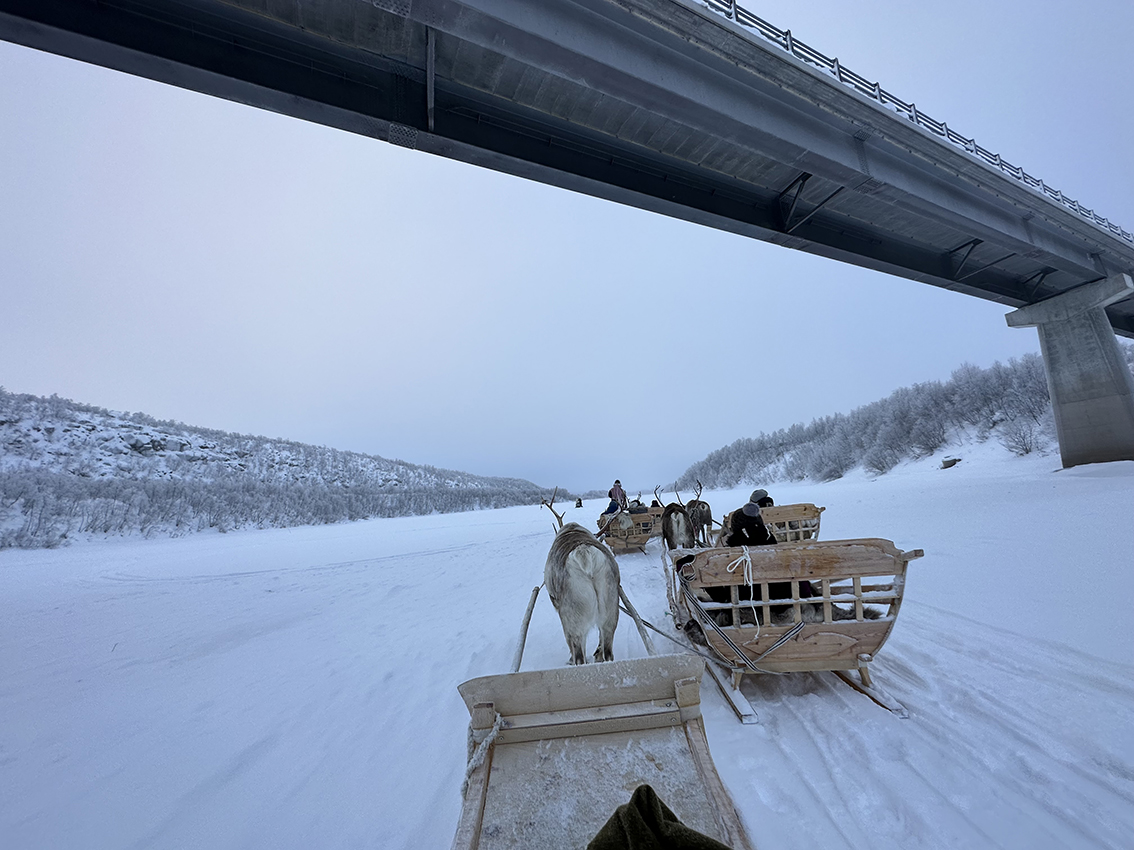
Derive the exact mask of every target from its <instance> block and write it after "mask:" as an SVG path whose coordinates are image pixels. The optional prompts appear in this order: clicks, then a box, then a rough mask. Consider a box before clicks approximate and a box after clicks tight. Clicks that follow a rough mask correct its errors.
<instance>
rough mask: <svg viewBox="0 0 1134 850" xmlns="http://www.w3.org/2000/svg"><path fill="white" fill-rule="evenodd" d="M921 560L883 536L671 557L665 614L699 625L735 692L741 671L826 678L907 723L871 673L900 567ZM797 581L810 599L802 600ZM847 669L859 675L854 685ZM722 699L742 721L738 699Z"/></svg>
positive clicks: (893, 605) (889, 622)
mask: <svg viewBox="0 0 1134 850" xmlns="http://www.w3.org/2000/svg"><path fill="white" fill-rule="evenodd" d="M923 554H924V553H923V552H922V550H921V549H914V550H911V551H908V552H903V551H901V550H899V549H898V548H896V547H895V546H894V544H893V543H892V542H891V541H889V540H883V539H881V538H863V539H857V540H831V541H822V542H821V541H814V540H813V541H802V542H796V543H781V544H778V545H774V546H755V547H749V548H747V549H745V548H744V547H732V548H720V549H700V550H695V549H677V550H674V551H673V552H670V553H668V556H669V557H668V558H667V559H666V570H667V580H668V582H669V583H670V590H669V594H668V596H669V600H670V607H671V609H672V610H673V614H674V617H675V619H676V620H677V622H678V623H679V624H684V623H685V622H687V621H688V620H689V619H693V620H694V621H696V623H697V624H698V625H699V626H700V627H701V629H702V631H703V632H704V634H705V640H706V641H707V643H708V645H709V648H710V649H711V650H712V651H713V652H714V653H715V654H716V655H717V656H718V657H719V658H720V659H721V660H722V661H723V662H724V664H725V665H726V666H727V667H728V668H729V670H731V672H732V683H731V684H732V688H733V690H734V691H736V692H738V691H739V687H740V681H741V677H742V676H743V675H744V674H745V673H763V672H770V673H786V672H797V671H805V670H832V671H836V672H837V673H838V674H839V675H840V677H842V678H843V679H844V681H847V682H848V684H851V685H852V686H853V687H855V688H857V689H858V690H860V691H862V692H863V693H866V694H867V695H868V696H870V697H871V698H872V699H874V700H875V701H876V702H878V703H879V704H881V705H883V706H885V707H886V708H889V709H891V710H892V711H894V712H895V713H897V714H899V715H900V716H905V709H904V708H902V707H901V706H900V705H898V704H897V703H895V702H894V701H893V700H892V698H890V697H889V696H888V695H887V694H886V693H885V692H884V691H882V690H881V689H880V688H877V687H875V686H874V684H873V682H872V681H871V677H870V673H869V670H868V665H869V663H870V661H871V660H873V658H874V656H875V655H876V654H877V653H878V651H879V650H880V649H881V648H882V646H883V645H884V644H885V643H886V639H887V638H888V637H889V636H890V632H891V631H892V630H893V628H894V623H895V622H896V621H897V617H898V611H899V610H900V608H901V605H902V597H903V595H904V592H905V585H906V566H907V565H908V563H909V562H910V561H911V560H913V559H915V558H920V557H921V556H922V555H923ZM803 582H806V583H808V584H809V586H810V588H811V591H812V594H813V595H812V597H811V598H806V594H804V593H801V583H803ZM848 670H857V671H858V673H859V676H858V681H855V680H853V679H851V678H849V677H848V676H847V675H846V672H845V671H848ZM726 696H729V697H730V701H731V702H732V703H733V707H734V708H735V709H736V710H737V713H738V714H739V715H740V716H741V719H742V720H743V719H746V718H745V715H746V714H747V711H746V710H745V703H744V702H738V701H737V699H736V697H737V696H738V693H733V694H731V695H730V694H727V693H726ZM748 711H750V709H748Z"/></svg>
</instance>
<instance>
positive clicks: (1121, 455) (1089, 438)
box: [1005, 274, 1134, 467]
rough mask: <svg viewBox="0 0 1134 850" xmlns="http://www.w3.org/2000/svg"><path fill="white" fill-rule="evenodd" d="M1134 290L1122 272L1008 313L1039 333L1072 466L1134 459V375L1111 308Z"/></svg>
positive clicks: (1063, 448) (1062, 446) (1064, 452)
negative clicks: (1113, 323)
mask: <svg viewBox="0 0 1134 850" xmlns="http://www.w3.org/2000/svg"><path fill="white" fill-rule="evenodd" d="M1130 295H1134V280H1131V278H1130V275H1127V274H1116V275H1112V276H1110V277H1108V278H1106V279H1105V280H1099V281H1095V282H1094V283H1088V284H1086V285H1084V286H1079V287H1076V288H1075V289H1071V290H1068V291H1067V292H1064V293H1062V294H1060V295H1056V296H1054V297H1053V298H1048V299H1047V300H1045V301H1040V302H1038V303H1036V304H1029V305H1028V306H1026V307H1021V308H1020V309H1018V310H1015V311H1013V312H1011V313H1009V314H1008V315H1007V316H1005V318H1006V319H1007V320H1008V324H1009V326H1010V327H1013V328H1026V327H1035V328H1036V330H1037V331H1039V338H1040V350H1041V351H1042V352H1043V363H1044V367H1045V368H1046V370H1047V387H1048V391H1049V393H1050V394H1051V406H1052V409H1053V410H1054V412H1055V430H1056V433H1057V435H1058V437H1059V453H1060V455H1061V456H1062V458H1063V466H1064V467H1068V466H1078V465H1079V464H1082V463H1104V462H1106V461H1112V460H1134V377H1132V376H1131V374H1130V370H1129V369H1128V368H1127V366H1126V361H1125V360H1124V359H1123V356H1122V351H1121V349H1120V348H1119V347H1118V340H1117V339H1116V338H1115V335H1114V331H1113V330H1112V329H1111V324H1110V320H1109V319H1108V318H1107V315H1106V310H1105V308H1106V307H1107V305H1108V304H1113V303H1114V302H1116V301H1120V300H1121V299H1123V298H1126V297H1128V296H1130Z"/></svg>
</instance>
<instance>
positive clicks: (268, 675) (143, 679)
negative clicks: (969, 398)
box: [0, 442, 1134, 850]
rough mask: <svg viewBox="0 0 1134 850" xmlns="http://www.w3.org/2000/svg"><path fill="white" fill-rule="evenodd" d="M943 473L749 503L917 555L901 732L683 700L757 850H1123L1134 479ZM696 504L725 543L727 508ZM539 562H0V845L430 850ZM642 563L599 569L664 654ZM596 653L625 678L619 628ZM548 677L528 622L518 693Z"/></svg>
mask: <svg viewBox="0 0 1134 850" xmlns="http://www.w3.org/2000/svg"><path fill="white" fill-rule="evenodd" d="M955 453H956V454H960V455H961V456H962V457H963V460H962V462H961V463H959V464H957V465H955V466H953V467H952V468H950V469H947V470H946V469H941V464H940V457H930V458H925V459H923V460H922V461H918V462H914V463H907V464H902V465H899V466H898V467H897V468H895V469H894V470H892V471H891V473H890V474H888V475H885V476H881V477H878V478H872V477H869V476H867V475H865V474H861V473H851V474H849V475H847V476H844V478H842V479H840V480H838V481H833V482H830V483H827V484H822V485H815V484H800V483H793V484H782V485H778V486H777V485H774V484H771V483H769V484H768V486H769V489H770V490H772V492H773V495H774V496H776V497H777V501H778V502H779V503H781V504H782V503H789V502H793V501H810V502H815V503H817V504H820V505H824V506H825V507H826V508H827V510H826V512H825V513H824V514H823V534H822V536H823V537H824V538H826V539H836V538H844V537H860V536H881V537H886V538H889V539H891V540H893V541H894V542H895V543H896V544H897V545H898V546H899V547H900V548H903V549H911V548H918V547H920V548H923V549H924V550H925V557H924V558H923V559H920V560H918V561H915V562H914V563H913V564H912V565H911V567H910V575H909V581H908V585H907V592H906V599H905V602H904V604H903V606H902V611H901V615H900V617H899V620H898V622H897V624H896V627H895V630H894V633H893V635H892V636H891V638H890V640H889V642H888V643H887V644H886V646H885V647H884V648H883V649H882V651H881V652H880V653H879V654H878V657H877V659H876V661H875V662H874V664H873V665H872V667H873V668H874V678H875V681H876V683H877V684H879V685H881V686H882V687H884V688H886V689H887V690H889V691H890V692H891V693H892V694H893V695H894V696H895V697H896V698H898V699H899V700H900V701H901V702H902V703H903V704H904V705H905V706H906V707H907V708H908V709H909V712H910V718H909V719H908V720H901V719H898V718H897V717H896V716H894V715H893V714H890V713H889V712H887V711H885V710H883V709H881V708H879V707H878V706H877V705H875V704H874V703H873V702H871V701H870V700H869V699H867V698H866V697H864V696H862V695H860V694H858V693H856V692H854V691H852V690H851V689H849V688H848V687H847V686H845V685H844V684H842V683H841V682H839V681H838V680H837V679H835V678H834V676H833V675H831V674H826V673H815V674H790V675H784V676H776V677H770V678H767V679H762V680H755V679H751V680H746V681H745V683H744V690H745V693H746V695H747V696H748V697H749V699H750V700H751V701H752V703H753V704H754V705H755V706H756V708H757V710H758V711H759V713H760V718H761V722H760V724H759V725H758V726H742V725H741V724H739V723H738V722H737V721H736V719H735V717H734V715H733V714H732V712H731V710H730V709H729V708H728V706H727V705H726V704H725V702H724V701H723V699H722V698H721V697H720V695H719V693H717V692H716V691H715V689H714V687H713V685H712V683H711V682H709V681H708V680H707V679H706V681H705V683H704V685H703V689H702V694H703V700H704V713H705V718H706V726H707V730H708V735H709V741H710V745H711V747H712V752H713V758H714V761H715V762H716V765H717V767H718V769H719V771H720V773H721V775H722V777H723V779H724V781H725V783H726V784H727V786H728V788H729V790H730V792H731V794H732V796H733V797H734V799H735V801H736V803H737V805H738V808H739V810H740V812H741V814H742V816H743V818H744V819H745V821H746V823H747V826H748V830H749V832H750V834H751V835H752V837H753V839H754V841H755V843H756V845H757V847H759V848H762V850H795V848H799V850H812V848H814V847H817V846H819V847H840V848H862V850H890V848H895V850H896V848H902V850H917V848H942V850H944V848H949V850H954V848H974V849H975V848H979V850H986V848H990V849H991V850H996V848H1005V849H1007V848H1012V850H1017V848H1018V849H1019V850H1024V849H1025V848H1028V850H1032V848H1041V850H1046V848H1052V850H1055V848H1060V850H1062V848H1113V849H1114V850H1118V848H1126V847H1129V846H1130V836H1131V835H1134V737H1132V736H1131V734H1130V730H1131V728H1134V684H1131V683H1132V682H1134V666H1132V664H1131V662H1132V660H1134V637H1132V636H1134V613H1132V609H1131V606H1130V604H1129V600H1130V599H1131V598H1134V570H1132V569H1131V567H1132V565H1134V538H1132V537H1131V534H1130V518H1131V517H1132V516H1134V462H1122V463H1112V464H1103V465H1096V466H1086V467H1079V468H1075V469H1070V470H1058V469H1057V468H1056V467H1057V466H1058V464H1057V462H1056V461H1054V460H1052V459H1051V458H1043V457H1037V456H1035V455H1031V456H1028V457H1025V458H1015V457H1012V456H1010V455H1009V453H1008V452H1007V451H1005V450H1003V449H1002V448H1001V447H1000V446H998V445H996V444H994V443H991V442H989V443H985V444H981V445H977V446H970V447H961V448H960V449H959V450H958V451H956V452H955ZM705 495H706V496H707V497H708V499H709V501H710V503H711V504H712V506H713V509H714V512H715V513H716V514H717V515H718V516H719V515H720V514H721V513H723V512H724V511H726V510H729V509H731V508H734V507H736V506H737V505H739V504H741V503H742V502H743V501H744V499H745V497H746V495H747V488H745V489H744V490H736V491H730V492H716V493H706V494H705ZM600 509H601V505H600V504H599V503H597V502H591V503H588V504H587V506H586V508H585V509H583V510H575V509H570V510H569V512H568V518H569V519H575V520H579V521H582V522H585V523H588V524H589V523H590V522H592V521H593V519H594V516H595V515H596V514H597V513H598V511H599V510H600ZM551 537H552V534H551V528H550V518H549V517H548V515H547V513H546V512H542V511H540V510H539V509H538V508H536V507H534V506H530V507H512V508H506V509H501V510H493V511H479V512H470V513H460V514H447V515H432V516H420V517H402V518H392V519H377V520H369V521H365V522H358V523H351V524H348V525H333V526H320V527H308V528H291V529H272V530H265V531H239V532H234V533H231V534H228V535H193V536H191V537H186V538H181V539H176V540H168V539H162V540H122V541H110V542H104V543H99V544H98V545H75V546H71V547H68V548H66V549H57V550H53V551H47V550H38V551H16V550H8V551H5V552H0V598H2V599H3V600H4V616H3V617H0V667H2V669H3V671H4V678H3V684H2V685H0V836H3V841H2V842H0V843H2V844H3V846H4V847H5V848H12V850H72V848H78V847H81V848H84V850H103V848H106V849H107V850H109V849H110V848H114V850H121V848H147V850H162V848H185V847H209V848H216V850H224V848H234V849H235V848H241V850H257V848H272V850H287V848H304V850H307V848H310V847H335V848H355V847H357V848H363V847H365V848H376V847H377V848H394V850H401V848H415V850H416V848H423V847H429V848H434V847H436V848H445V847H448V846H449V843H450V841H451V839H452V835H453V831H454V828H455V826H456V822H457V815H458V812H459V810H460V800H459V794H460V790H459V789H460V784H461V779H462V776H463V773H464V767H465V757H466V750H465V733H466V724H467V721H468V714H467V712H466V710H465V708H464V705H463V703H462V702H461V700H460V698H459V697H458V695H457V691H456V687H457V685H458V684H459V683H460V682H461V681H464V680H465V679H468V678H471V677H473V676H479V675H484V674H489V673H497V672H503V671H505V670H507V668H508V665H509V663H510V661H511V658H512V654H513V651H514V648H515V641H516V636H517V633H518V629H519V622H520V618H521V616H522V613H523V610H524V606H525V604H526V602H527V598H528V594H529V593H530V591H531V588H532V587H533V586H535V585H537V584H539V583H540V581H541V579H542V567H543V561H544V558H545V557H546V554H547V550H548V546H549V545H550V542H551ZM657 545H658V544H657V542H656V541H655V542H652V543H651V544H650V546H649V548H648V551H647V553H646V554H644V555H627V556H621V557H620V558H619V564H620V566H621V569H622V577H623V584H624V586H625V587H626V590H627V592H628V594H629V596H630V598H631V599H632V600H633V601H634V603H635V605H636V607H638V608H639V610H641V611H642V614H643V616H645V617H646V618H647V619H649V620H651V621H652V622H654V623H656V624H658V625H661V626H666V627H667V628H668V625H667V623H668V620H667V613H666V612H667V608H666V598H665V589H664V581H663V577H662V572H661V567H660V562H659V552H658V549H657V548H656V547H657ZM592 640H593V638H592ZM615 654H616V657H620V658H626V657H634V656H641V655H643V654H644V653H643V649H642V646H641V644H640V643H639V641H638V637H637V635H636V633H635V631H634V629H633V628H631V627H630V625H629V623H627V622H625V621H623V622H622V623H621V624H620V626H619V629H618V633H617V635H616V638H615ZM566 655H567V650H566V646H565V644H564V641H563V635H562V631H561V629H560V626H559V623H558V621H557V619H556V616H555V613H554V611H553V609H552V608H551V605H550V603H549V602H548V601H547V599H546V597H543V598H541V601H540V602H539V604H538V605H537V606H536V612H535V617H534V618H533V621H532V624H531V629H530V632H529V636H528V644H527V651H526V653H525V656H524V669H536V668H541V667H552V666H558V665H561V664H562V663H563V662H564V660H565V658H566ZM627 795H629V791H628V792H627Z"/></svg>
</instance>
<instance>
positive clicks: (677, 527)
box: [654, 487, 696, 549]
mask: <svg viewBox="0 0 1134 850" xmlns="http://www.w3.org/2000/svg"><path fill="white" fill-rule="evenodd" d="M658 489H659V488H658V487H655V488H654V495H655V496H656V497H657V499H658V501H659V502H660V501H661V500H662V497H661V494H660V493H659V492H658ZM673 493H674V495H675V496H677V503H670V504H668V505H666V506H665V510H663V511H662V518H661V523H662V538H663V539H664V540H665V548H667V549H692V548H693V547H694V546H695V545H696V543H695V541H694V539H693V523H692V522H690V520H689V514H688V512H687V511H686V510H685V506H684V505H683V504H681V496H680V495H678V493H677V489H676V488H675V489H674V491H673Z"/></svg>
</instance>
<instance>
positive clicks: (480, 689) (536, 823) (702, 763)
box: [452, 588, 752, 850]
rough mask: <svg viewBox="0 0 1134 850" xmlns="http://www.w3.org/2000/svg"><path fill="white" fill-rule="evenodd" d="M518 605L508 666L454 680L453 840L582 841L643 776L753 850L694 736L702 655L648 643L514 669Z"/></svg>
mask: <svg viewBox="0 0 1134 850" xmlns="http://www.w3.org/2000/svg"><path fill="white" fill-rule="evenodd" d="M537 592H538V588H537V589H536V591H533V593H532V604H534V602H535V598H536V595H537ZM623 601H624V602H627V603H628V600H626V599H625V598H623ZM627 607H628V608H629V610H630V611H631V612H632V611H633V608H632V606H629V605H628V604H627ZM530 613H531V605H529V608H528V615H529V617H530ZM529 617H525V621H524V627H523V629H522V631H521V636H520V645H519V647H518V648H517V652H516V658H515V660H514V661H513V671H514V672H512V673H506V674H503V675H496V676H482V677H480V678H477V679H470V680H469V681H467V682H465V683H464V684H462V685H461V686H460V687H459V688H458V690H459V691H460V694H461V697H462V699H464V701H465V705H466V706H467V707H468V710H469V714H470V715H471V718H472V719H471V722H470V725H469V750H470V761H469V772H468V776H467V781H466V787H465V789H464V803H463V806H462V810H461V819H460V822H459V823H458V826H457V833H456V836H455V837H454V839H453V844H452V850H512V848H515V850H519V849H520V848H525V849H526V848H553V847H554V848H570V850H583V848H585V847H586V846H587V843H588V842H589V841H590V840H591V839H592V838H594V836H595V834H596V833H597V832H598V831H599V829H601V828H602V826H603V824H604V823H605V822H606V821H607V819H608V818H609V817H610V815H611V814H612V813H613V812H614V810H615V809H616V808H618V806H620V805H622V804H624V803H626V802H627V801H628V800H629V799H630V795H631V792H633V791H634V789H635V788H636V787H638V786H639V785H642V784H649V785H650V786H652V787H653V788H654V789H656V791H657V793H658V795H659V796H660V797H661V798H662V799H664V800H665V802H666V804H667V805H668V806H669V807H670V808H671V809H672V810H673V812H674V813H675V814H676V815H677V817H678V818H679V819H680V820H681V821H682V822H683V823H684V824H686V825H687V826H689V827H690V828H692V829H694V830H697V831H698V832H701V833H703V834H705V835H709V836H711V837H713V838H716V839H717V840H718V841H721V842H723V843H725V844H727V845H729V846H730V847H732V848H734V850H752V845H751V843H750V842H749V840H748V837H747V835H746V833H745V831H744V827H743V825H742V824H741V821H740V817H739V815H738V814H737V812H736V808H735V806H734V804H733V802H732V798H731V797H730V796H729V794H728V791H727V790H726V789H725V787H724V785H723V783H722V782H721V779H720V776H719V775H718V774H717V770H716V767H715V766H714V765H713V759H712V757H711V755H710V754H709V745H708V742H707V740H706V739H705V728H704V725H703V723H702V720H701V697H700V682H701V674H702V672H703V670H704V662H703V661H702V660H701V659H700V658H697V657H696V656H693V655H660V656H659V655H653V654H651V656H650V657H647V658H635V659H630V660H625V661H608V662H605V663H595V664H583V665H579V666H576V667H562V668H556V669H553V670H533V671H524V672H517V671H518V669H519V665H520V659H521V657H522V654H523V642H524V636H525V633H526V630H527V621H528V619H529ZM635 620H636V621H638V618H637V617H636V616H635ZM639 622H640V621H639ZM639 630H640V632H642V633H643V635H644V634H645V633H644V630H643V629H641V628H640V629H639ZM647 650H648V651H650V652H651V653H652V651H653V648H652V646H651V645H649V644H647Z"/></svg>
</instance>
